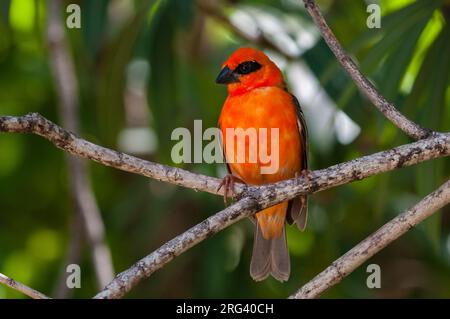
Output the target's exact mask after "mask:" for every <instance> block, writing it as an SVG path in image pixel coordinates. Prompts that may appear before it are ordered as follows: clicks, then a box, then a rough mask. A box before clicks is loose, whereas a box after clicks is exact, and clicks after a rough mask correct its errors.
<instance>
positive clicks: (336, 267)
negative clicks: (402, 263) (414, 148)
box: [290, 180, 450, 299]
mask: <svg viewBox="0 0 450 319" xmlns="http://www.w3.org/2000/svg"><path fill="white" fill-rule="evenodd" d="M449 203H450V180H449V181H447V182H446V183H445V184H443V185H442V186H441V187H439V188H438V189H437V190H436V191H434V192H433V193H431V194H429V195H428V196H427V197H425V198H424V199H422V200H421V201H420V202H418V203H417V204H416V205H414V206H413V207H411V208H410V209H408V210H407V211H405V212H404V213H402V214H401V215H399V216H397V217H396V218H394V219H393V220H391V221H390V222H388V223H386V224H385V225H384V226H383V227H381V228H380V229H378V230H377V231H376V232H375V233H373V234H372V235H370V236H369V237H367V238H366V239H364V240H363V241H362V242H361V243H359V244H358V245H356V246H355V247H353V248H352V249H351V250H349V251H348V252H347V253H346V254H345V255H343V256H342V257H341V258H339V259H337V260H336V261H335V262H333V263H332V264H331V266H329V267H328V268H327V269H325V270H324V271H322V272H321V273H320V274H318V275H317V276H316V277H314V278H313V279H312V280H311V281H310V282H308V283H307V284H305V285H304V286H303V287H302V288H300V289H299V290H298V291H297V292H296V293H294V294H293V295H292V296H291V297H290V298H296V299H306V298H317V297H319V296H320V295H321V294H322V293H323V292H324V291H325V290H327V289H328V288H330V287H332V286H334V285H336V284H337V283H339V282H340V281H341V280H342V279H343V278H345V277H346V276H347V275H349V274H350V273H351V272H353V271H354V270H355V269H356V268H358V267H359V266H360V265H362V264H363V263H364V262H365V261H367V260H368V259H369V258H371V257H372V256H373V255H375V254H376V253H378V252H379V251H380V250H382V249H383V248H385V247H386V246H387V245H389V244H390V243H392V242H393V241H394V240H396V239H397V238H399V237H400V236H402V235H403V234H405V233H406V232H407V231H408V230H410V229H411V228H413V227H415V226H416V225H417V224H419V223H420V222H422V221H424V220H425V219H426V218H428V217H430V216H431V215H432V214H433V213H435V212H437V211H438V210H439V209H441V208H442V207H444V206H445V205H447V204H449Z"/></svg>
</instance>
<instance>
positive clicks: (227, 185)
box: [217, 174, 245, 207]
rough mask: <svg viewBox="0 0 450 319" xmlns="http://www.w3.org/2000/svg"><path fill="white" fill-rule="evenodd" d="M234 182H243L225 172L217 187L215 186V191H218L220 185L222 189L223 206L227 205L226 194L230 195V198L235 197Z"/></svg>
mask: <svg viewBox="0 0 450 319" xmlns="http://www.w3.org/2000/svg"><path fill="white" fill-rule="evenodd" d="M234 183H242V184H245V183H244V182H243V181H242V180H241V179H240V178H238V177H236V176H234V175H232V174H227V175H225V177H224V178H223V179H222V181H221V182H220V184H219V187H218V188H217V191H219V190H220V189H221V188H222V187H224V189H223V203H224V204H225V207H226V206H228V194H230V195H231V198H232V199H233V200H234V198H235V197H236V193H235V191H234Z"/></svg>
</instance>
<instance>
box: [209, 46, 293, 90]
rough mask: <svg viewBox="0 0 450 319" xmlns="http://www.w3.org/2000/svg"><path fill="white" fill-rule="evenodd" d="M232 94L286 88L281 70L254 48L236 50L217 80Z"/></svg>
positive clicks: (224, 65) (223, 66)
mask: <svg viewBox="0 0 450 319" xmlns="http://www.w3.org/2000/svg"><path fill="white" fill-rule="evenodd" d="M216 83H218V84H226V85H227V86H228V92H229V93H230V94H242V93H245V92H248V91H251V90H253V89H256V88H259V87H266V86H278V87H282V88H284V87H285V84H284V81H283V75H282V73H281V71H280V69H279V68H278V67H277V66H276V65H275V63H273V62H272V60H270V59H269V57H268V56H267V55H265V54H264V53H263V52H261V51H259V50H256V49H253V48H240V49H238V50H236V51H235V52H234V53H233V54H232V55H231V56H230V57H229V58H228V59H227V60H226V61H225V63H224V64H223V65H222V70H221V71H220V74H219V75H218V77H217V79H216Z"/></svg>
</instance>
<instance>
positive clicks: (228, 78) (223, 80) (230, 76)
mask: <svg viewBox="0 0 450 319" xmlns="http://www.w3.org/2000/svg"><path fill="white" fill-rule="evenodd" d="M236 82H239V79H238V78H237V76H236V75H235V74H234V73H233V70H231V69H230V68H229V67H228V66H226V67H224V68H223V69H222V71H220V73H219V76H218V77H217V79H216V83H217V84H230V83H236Z"/></svg>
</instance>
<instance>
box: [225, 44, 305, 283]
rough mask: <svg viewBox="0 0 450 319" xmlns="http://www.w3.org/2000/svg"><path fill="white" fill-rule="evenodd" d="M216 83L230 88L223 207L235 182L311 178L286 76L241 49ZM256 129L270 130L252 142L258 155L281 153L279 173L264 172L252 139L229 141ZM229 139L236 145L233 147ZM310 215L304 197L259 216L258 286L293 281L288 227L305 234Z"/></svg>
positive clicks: (300, 122)
mask: <svg viewBox="0 0 450 319" xmlns="http://www.w3.org/2000/svg"><path fill="white" fill-rule="evenodd" d="M216 83H219V84H226V85H227V87H228V97H227V99H226V101H225V104H224V105H223V108H222V112H221V114H220V118H219V126H220V129H221V132H222V145H223V150H224V155H225V159H226V162H227V168H228V172H229V174H228V175H227V176H226V177H225V178H224V180H223V181H222V183H221V186H225V195H224V197H225V198H224V199H225V201H226V198H227V195H228V193H229V192H231V193H233V186H234V182H235V181H239V182H244V183H246V184H249V185H261V184H268V183H274V182H278V181H281V180H285V179H289V178H293V177H296V176H298V175H303V174H304V173H305V172H308V159H307V153H308V133H307V128H306V123H305V120H304V117H303V113H302V110H301V108H300V105H299V103H298V101H297V99H296V98H295V96H293V95H292V94H291V93H289V91H288V90H287V88H286V84H285V82H284V80H283V75H282V73H281V71H280V69H279V68H278V67H277V66H276V65H275V63H273V62H272V61H271V60H270V59H269V58H268V57H267V56H266V55H265V54H264V53H263V52H261V51H258V50H256V49H252V48H241V49H238V50H237V51H235V52H234V53H233V54H232V55H231V56H230V57H229V58H228V59H227V60H226V61H225V63H224V64H223V65H222V70H221V72H220V74H219V76H218V77H217V80H216ZM252 128H253V129H256V131H260V129H266V130H267V135H261V134H256V135H254V136H253V137H254V138H255V137H256V139H257V145H258V150H260V148H261V147H263V149H267V150H272V152H274V151H273V150H274V149H275V152H276V151H278V154H270V155H271V158H272V160H273V161H275V163H271V164H275V167H276V169H275V170H274V171H273V172H269V173H267V172H264V169H263V168H264V167H267V165H268V163H267V158H262V157H261V154H259V153H258V150H252V149H250V150H249V149H248V148H249V146H250V148H251V147H252V142H251V141H250V138H251V134H248V135H244V136H243V137H242V135H241V136H239V135H237V134H236V135H235V136H232V135H230V137H229V138H228V140H227V129H235V130H236V129H241V130H247V129H252ZM272 129H278V139H275V140H273V139H272V136H271V134H272V133H271V132H272ZM245 132H248V131H245ZM274 137H276V136H274ZM231 138H233V139H234V141H230V139H231ZM230 142H233V143H230ZM239 143H243V145H245V148H246V149H245V156H244V157H241V160H239V158H237V156H238V154H239V150H238V146H239ZM274 155H275V156H274ZM255 157H256V160H255ZM274 158H275V159H274ZM242 159H245V160H242ZM307 212H308V202H307V197H306V196H300V197H297V198H295V199H292V200H290V201H288V202H283V203H280V204H278V205H275V206H272V207H269V208H267V209H264V210H262V211H260V212H258V213H256V215H255V216H256V231H255V237H254V243H253V255H252V261H251V265H250V275H251V276H252V278H253V279H254V280H256V281H260V280H263V279H265V278H267V277H268V275H269V274H271V275H272V276H273V277H274V278H276V279H277V280H279V281H286V280H288V279H289V274H290V259H289V253H288V249H287V243H286V232H285V221H287V222H288V223H289V224H293V223H295V224H297V226H298V228H299V229H300V230H302V231H303V230H304V229H305V226H306V220H307ZM253 220H254V218H253Z"/></svg>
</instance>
